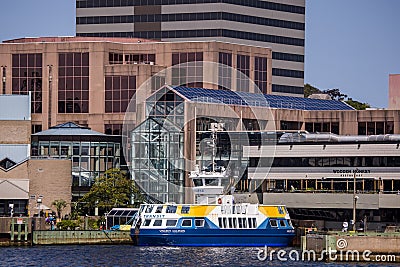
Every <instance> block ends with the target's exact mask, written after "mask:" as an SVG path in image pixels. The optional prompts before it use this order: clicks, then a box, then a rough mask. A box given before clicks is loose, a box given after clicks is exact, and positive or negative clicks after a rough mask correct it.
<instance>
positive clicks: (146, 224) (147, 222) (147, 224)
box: [143, 219, 151, 226]
mask: <svg viewBox="0 0 400 267" xmlns="http://www.w3.org/2000/svg"><path fill="white" fill-rule="evenodd" d="M150 222H151V220H148V219H147V220H144V223H143V226H149V225H150Z"/></svg>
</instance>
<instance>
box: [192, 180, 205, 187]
mask: <svg viewBox="0 0 400 267" xmlns="http://www.w3.org/2000/svg"><path fill="white" fill-rule="evenodd" d="M193 183H194V185H195V186H202V185H203V179H193Z"/></svg>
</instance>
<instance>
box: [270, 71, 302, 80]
mask: <svg viewBox="0 0 400 267" xmlns="http://www.w3.org/2000/svg"><path fill="white" fill-rule="evenodd" d="M272 75H273V76H284V77H292V78H301V79H303V78H304V71H300V70H287V69H277V68H273V69H272Z"/></svg>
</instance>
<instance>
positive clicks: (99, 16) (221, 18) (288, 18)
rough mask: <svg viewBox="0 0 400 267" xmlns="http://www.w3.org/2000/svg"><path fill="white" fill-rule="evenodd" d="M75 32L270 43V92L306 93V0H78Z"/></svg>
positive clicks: (264, 44) (241, 42)
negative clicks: (271, 59)
mask: <svg viewBox="0 0 400 267" xmlns="http://www.w3.org/2000/svg"><path fill="white" fill-rule="evenodd" d="M76 34H77V36H97V37H99V36H101V37H136V38H150V39H157V40H162V41H194V40H196V41H198V40H202V41H205V40H208V41H209V40H218V41H222V42H229V43H240V44H246V45H252V46H262V47H270V48H271V49H272V58H273V61H272V75H273V76H272V93H273V94H286V95H293V96H299V97H303V87H304V45H305V0H269V1H263V0H256V1H232V0H211V1H210V0H207V1H204V0H184V1H182V0H180V1H176V0H155V1H147V0H144V1H136V0H127V1H106V0H105V1H97V0H77V1H76Z"/></svg>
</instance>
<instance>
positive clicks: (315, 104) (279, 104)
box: [172, 86, 354, 110]
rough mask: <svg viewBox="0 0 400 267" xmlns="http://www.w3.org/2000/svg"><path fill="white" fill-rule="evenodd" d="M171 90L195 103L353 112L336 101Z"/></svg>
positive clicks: (197, 89)
mask: <svg viewBox="0 0 400 267" xmlns="http://www.w3.org/2000/svg"><path fill="white" fill-rule="evenodd" d="M172 88H173V89H174V90H175V91H176V92H178V93H180V94H181V95H182V96H184V97H185V98H187V99H188V100H191V101H196V102H205V103H220V104H227V105H240V106H252V107H271V108H280V109H299V110H354V108H352V107H351V106H349V105H347V104H345V103H343V102H341V101H336V100H325V99H312V98H302V97H293V96H280V95H268V94H254V93H246V92H234V91H229V90H214V89H206V88H189V87H184V86H173V87H172Z"/></svg>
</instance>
